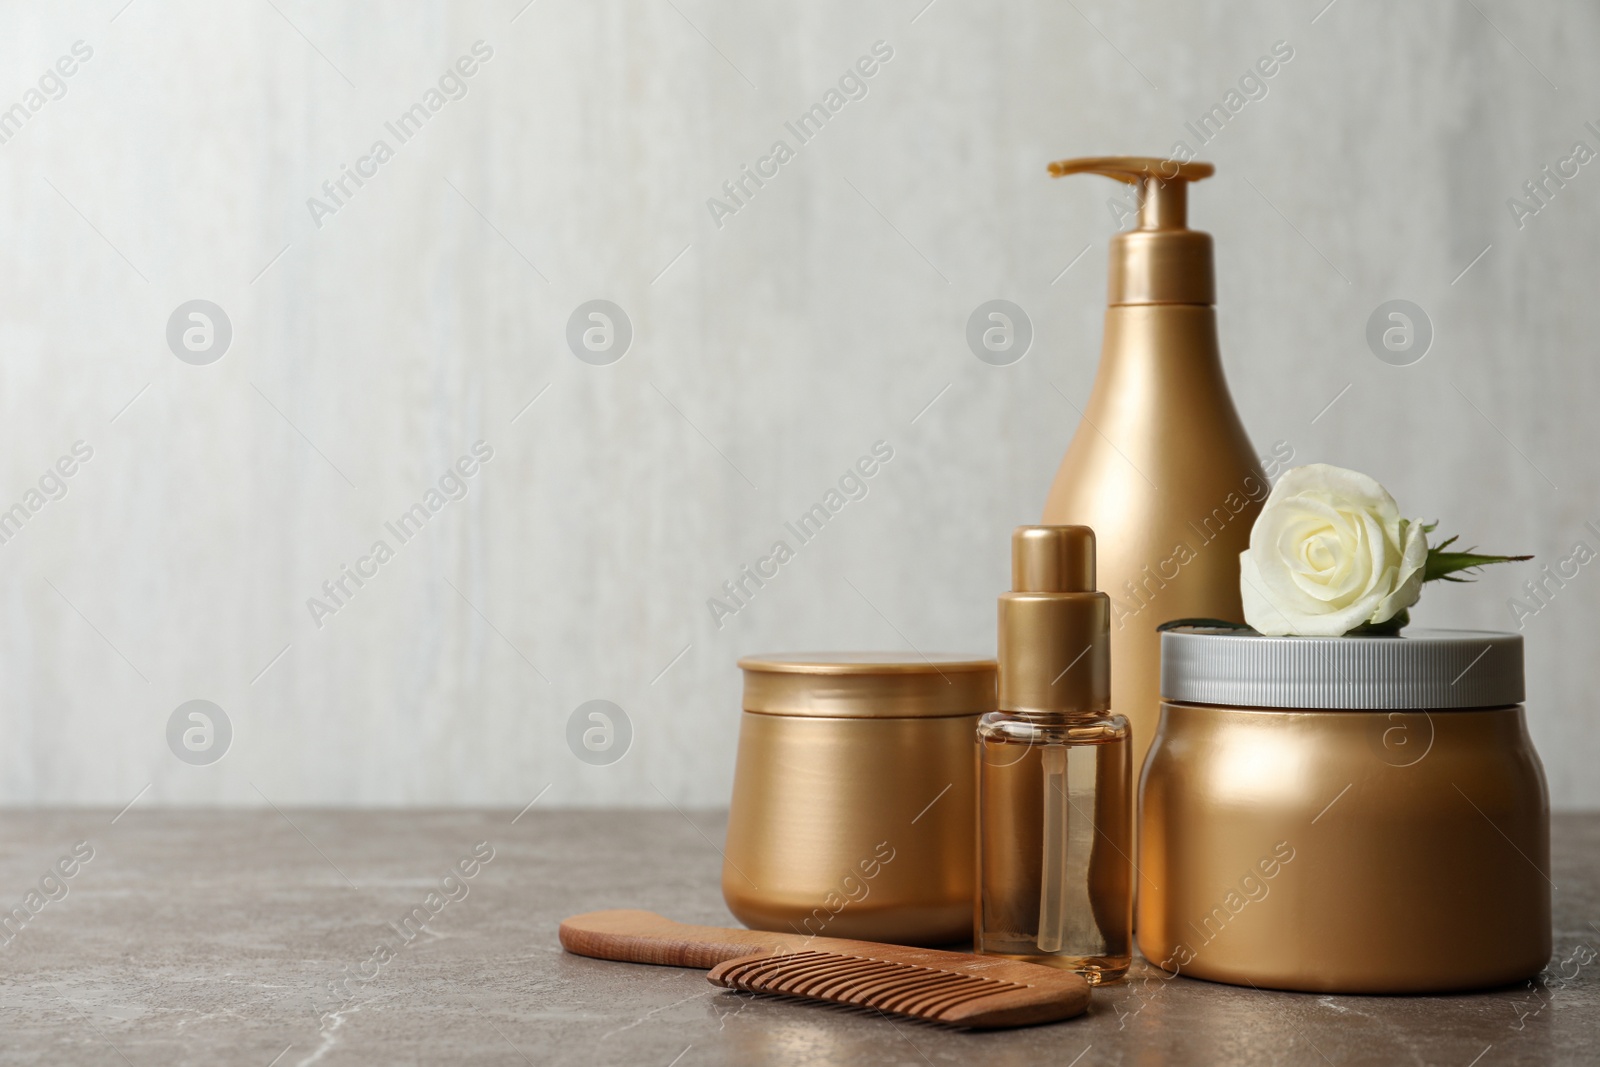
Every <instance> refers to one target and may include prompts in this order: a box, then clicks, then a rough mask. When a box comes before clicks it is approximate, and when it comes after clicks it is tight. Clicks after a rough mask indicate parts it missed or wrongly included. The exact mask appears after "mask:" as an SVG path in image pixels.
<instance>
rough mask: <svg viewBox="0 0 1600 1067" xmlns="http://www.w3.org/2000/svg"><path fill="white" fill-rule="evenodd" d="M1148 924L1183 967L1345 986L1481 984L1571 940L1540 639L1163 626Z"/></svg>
mask: <svg viewBox="0 0 1600 1067" xmlns="http://www.w3.org/2000/svg"><path fill="white" fill-rule="evenodd" d="M1161 680H1162V694H1163V703H1162V706H1161V721H1160V726H1159V728H1158V730H1157V732H1156V736H1155V739H1154V741H1153V743H1152V745H1151V749H1150V757H1149V759H1148V761H1147V762H1146V763H1145V767H1144V775H1143V780H1142V783H1141V789H1140V834H1139V874H1138V886H1139V903H1138V940H1139V947H1140V949H1141V951H1143V953H1144V955H1145V956H1146V958H1148V959H1149V960H1150V961H1151V962H1152V963H1154V964H1156V965H1157V966H1159V967H1162V968H1163V969H1165V970H1168V971H1173V972H1176V973H1178V974H1183V975H1188V976H1191V977H1197V978H1207V979H1211V980H1213V981H1218V982H1231V983H1236V984H1240V985H1253V986H1260V987H1263V988H1275V989H1296V990H1310V991H1315V992H1325V993H1422V992H1444V991H1447V990H1461V989H1475V988H1484V987H1489V986H1495V985H1502V984H1505V983H1508V982H1514V981H1518V980H1520V979H1525V978H1529V977H1532V976H1533V975H1535V974H1537V973H1538V972H1539V971H1540V970H1541V969H1542V968H1543V967H1544V966H1545V964H1546V963H1547V962H1548V961H1549V959H1550V946H1551V933H1550V890H1551V884H1550V878H1549V875H1550V830H1549V801H1548V797H1547V793H1546V789H1545V780H1544V770H1543V768H1542V766H1541V764H1540V762H1539V757H1538V755H1537V754H1536V753H1535V752H1534V750H1533V745H1532V742H1531V741H1530V740H1529V737H1528V731H1527V726H1526V723H1525V721H1524V716H1523V709H1522V706H1521V703H1522V699H1523V674H1522V638H1521V637H1519V636H1518V635H1516V634H1501V633H1485V632H1477V631H1461V630H1415V631H1409V632H1407V633H1406V634H1405V635H1404V636H1401V637H1334V638H1317V637H1262V636H1260V635H1257V634H1253V633H1247V634H1241V633H1238V632H1230V631H1226V630H1211V629H1205V628H1200V627H1184V628H1181V629H1178V630H1172V631H1168V632H1166V633H1164V634H1163V635H1162V677H1161Z"/></svg>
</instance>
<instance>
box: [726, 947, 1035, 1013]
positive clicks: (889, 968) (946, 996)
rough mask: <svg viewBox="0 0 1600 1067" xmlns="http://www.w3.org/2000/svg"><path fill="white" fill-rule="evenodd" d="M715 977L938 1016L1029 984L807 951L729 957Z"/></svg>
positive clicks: (747, 987)
mask: <svg viewBox="0 0 1600 1067" xmlns="http://www.w3.org/2000/svg"><path fill="white" fill-rule="evenodd" d="M711 980H712V981H713V982H715V983H716V984H718V985H720V986H724V987H726V988H729V989H741V990H744V991H746V992H751V993H782V994H788V995H790V996H800V997H810V998H812V999H814V1000H827V1001H832V1002H833V1003H836V1004H855V1005H860V1006H862V1007H868V1008H876V1009H878V1010H880V1011H886V1012H894V1013H896V1014H899V1015H913V1016H918V1017H920V1018H924V1019H938V1018H940V1017H941V1016H943V1015H944V1014H945V1013H946V1012H949V1011H951V1010H952V1009H955V1008H958V1007H961V1006H962V1005H965V1004H969V1003H971V1002H973V1001H976V1000H981V999H983V998H984V997H990V996H994V995H996V994H1000V993H1023V992H1026V991H1027V990H1028V988H1029V987H1027V986H1025V985H1020V984H1018V983H1015V982H1006V981H1001V980H999V979H995V978H980V977H978V976H976V975H971V974H962V973H961V972H959V971H949V970H940V969H938V968H936V967H920V966H917V965H916V964H912V963H897V962H893V961H890V960H882V959H872V958H870V957H866V956H848V955H844V954H841V953H836V952H809V951H808V952H794V953H789V954H786V955H773V956H757V957H748V958H745V959H739V960H730V961H729V962H728V963H725V964H722V965H721V966H719V967H718V968H717V969H716V970H715V971H714V972H713V973H712V975H711Z"/></svg>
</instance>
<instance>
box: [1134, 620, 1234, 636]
mask: <svg viewBox="0 0 1600 1067" xmlns="http://www.w3.org/2000/svg"><path fill="white" fill-rule="evenodd" d="M1180 626H1205V627H1208V628H1210V629H1213V630H1251V627H1249V626H1247V625H1246V624H1245V623H1242V622H1234V621H1233V620H1231V619H1172V620H1171V621H1169V622H1164V623H1162V624H1161V625H1160V626H1157V627H1156V632H1158V633H1159V632H1161V631H1162V630H1176V629H1177V628H1178V627H1180ZM1251 632H1254V631H1253V630H1252V631H1251Z"/></svg>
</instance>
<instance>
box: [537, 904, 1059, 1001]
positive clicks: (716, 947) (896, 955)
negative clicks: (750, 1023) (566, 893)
mask: <svg viewBox="0 0 1600 1067" xmlns="http://www.w3.org/2000/svg"><path fill="white" fill-rule="evenodd" d="M560 934H561V947H562V948H564V949H566V950H567V951H568V952H571V953H574V954H575V955H579V956H593V957H594V958H596V959H602V960H620V961H622V962H624V963H654V964H662V965H665V966H668V967H695V968H699V969H702V970H704V969H706V968H710V970H711V973H710V974H709V975H707V978H708V979H710V981H711V983H712V984H713V985H719V986H722V987H724V988H726V989H742V990H746V991H748V992H753V993H783V994H787V995H789V996H795V997H805V998H808V999H811V1000H825V1001H831V1002H833V1003H835V1004H854V1005H858V1006H860V1007H866V1008H876V1009H877V1010H879V1011H882V1012H888V1013H892V1014H895V1015H909V1016H913V1017H915V1018H919V1019H931V1020H933V1021H935V1022H941V1023H949V1024H951V1025H954V1026H969V1027H975V1028H980V1029H996V1028H1000V1027H1007V1026H1031V1025H1033V1024H1035V1023H1048V1022H1055V1021H1056V1020H1058V1019H1070V1018H1071V1017H1072V1016H1074V1015H1078V1014H1081V1013H1082V1012H1083V1010H1084V1009H1085V1008H1087V1007H1088V1006H1089V983H1087V982H1085V981H1084V980H1083V978H1082V977H1080V976H1079V975H1076V974H1074V973H1072V972H1071V971H1063V970H1057V969H1056V968H1054V967H1043V966H1040V965H1038V964H1034V963H1021V962H1018V961H1016V960H1007V959H1000V958H997V957H994V956H970V955H967V954H965V953H961V952H945V951H942V950H940V949H931V948H906V947H903V946H900V945H879V944H875V943H873V942H871V941H846V940H843V939H841V938H834V937H803V936H801V935H799V934H779V933H769V932H767V931H764V930H730V929H724V928H723V927H719V926H689V925H686V924H684V923H676V922H673V921H672V920H670V919H664V918H662V917H661V916H659V915H657V914H655V913H654V912H648V911H620V910H619V911H591V912H588V913H586V914H584V915H574V916H573V917H572V918H570V919H568V920H567V921H566V922H564V923H562V924H561V931H560Z"/></svg>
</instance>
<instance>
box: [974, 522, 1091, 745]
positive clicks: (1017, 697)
mask: <svg viewBox="0 0 1600 1067" xmlns="http://www.w3.org/2000/svg"><path fill="white" fill-rule="evenodd" d="M1011 580H1012V586H1013V588H1012V591H1011V592H1008V593H1003V594H1001V596H1000V604H999V615H1000V619H999V623H1000V625H999V653H998V655H997V657H996V658H997V659H998V661H999V664H1000V684H999V696H998V701H997V707H998V708H999V710H1001V711H1004V712H1007V713H1008V714H1018V715H1023V716H1028V717H1059V716H1064V715H1087V714H1093V713H1096V712H1103V711H1105V710H1106V708H1107V707H1108V706H1109V704H1110V699H1111V674H1110V670H1109V667H1108V663H1107V649H1108V647H1109V641H1110V625H1111V610H1110V601H1109V600H1108V599H1107V598H1106V595H1105V594H1104V593H1101V592H1097V591H1095V588H1094V583H1095V535H1094V531H1093V530H1091V529H1089V528H1088V527H1086V526H1019V527H1017V529H1016V531H1015V532H1014V533H1013V534H1012V535H1011Z"/></svg>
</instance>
